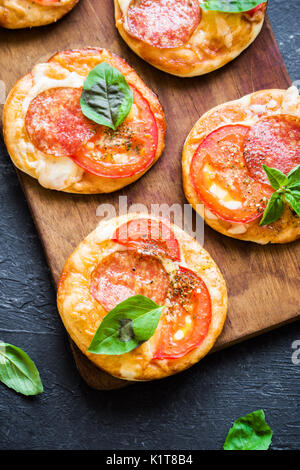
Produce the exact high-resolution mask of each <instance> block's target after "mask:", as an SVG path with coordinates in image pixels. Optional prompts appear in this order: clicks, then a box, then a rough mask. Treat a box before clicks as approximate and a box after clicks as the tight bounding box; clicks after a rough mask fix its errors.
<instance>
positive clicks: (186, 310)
mask: <svg viewBox="0 0 300 470" xmlns="http://www.w3.org/2000/svg"><path fill="white" fill-rule="evenodd" d="M169 299H170V302H171V307H170V309H169V311H168V312H166V314H165V315H164V316H163V317H162V319H161V321H162V326H161V329H160V337H159V341H158V347H157V350H156V352H155V354H154V356H153V359H154V360H155V359H177V358H179V357H183V356H185V355H186V354H188V353H189V352H190V351H192V350H193V349H195V348H197V347H198V346H199V345H200V344H201V343H202V342H203V340H204V339H205V337H206V336H207V333H208V330H209V326H210V323H211V317H212V314H211V298H210V295H209V292H208V289H207V287H206V285H205V283H204V281H203V280H202V279H201V278H200V277H199V276H197V275H196V274H195V273H194V272H193V271H190V270H189V269H186V268H182V267H180V268H179V270H178V272H177V274H176V276H175V279H174V282H173V285H172V289H171V290H170V294H169Z"/></svg>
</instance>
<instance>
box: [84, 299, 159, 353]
mask: <svg viewBox="0 0 300 470" xmlns="http://www.w3.org/2000/svg"><path fill="white" fill-rule="evenodd" d="M163 308H164V307H161V306H159V305H157V304H156V303H155V302H153V300H151V299H149V298H148V297H144V296H143V295H134V296H133V297H129V299H127V300H124V302H121V303H120V304H118V305H117V306H116V307H115V308H113V309H112V310H111V311H110V312H109V313H108V314H107V315H106V316H105V317H104V319H103V320H102V322H101V324H100V326H99V328H98V330H97V331H96V334H95V336H94V338H93V340H92V342H91V344H90V346H89V349H88V350H89V352H91V353H93V354H107V355H112V354H113V355H119V354H125V353H127V352H129V351H132V349H134V348H136V347H137V346H139V345H140V344H141V343H142V342H144V341H147V340H148V339H150V338H151V336H153V335H154V333H155V330H156V328H157V325H158V322H159V319H160V316H161V312H162V310H163Z"/></svg>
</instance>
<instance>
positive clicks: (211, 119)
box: [182, 87, 300, 245]
mask: <svg viewBox="0 0 300 470" xmlns="http://www.w3.org/2000/svg"><path fill="white" fill-rule="evenodd" d="M276 114H291V115H295V116H298V117H299V116H300V97H299V95H298V91H297V88H296V87H291V88H289V89H288V90H262V91H257V92H255V93H251V94H249V95H246V96H244V97H243V98H241V99H239V100H235V101H230V102H228V103H224V104H221V105H219V106H216V107H215V108H213V109H211V110H210V111H208V112H207V113H205V114H204V115H203V116H202V117H201V118H200V119H199V121H197V123H196V124H195V126H194V127H193V129H192V130H191V132H190V134H189V135H188V137H187V139H186V141H185V145H184V149H183V155H182V172H183V187H184V192H185V196H186V198H187V200H188V201H189V203H190V204H191V205H192V206H193V208H194V209H195V210H196V211H197V205H198V212H201V215H203V210H201V209H200V208H199V205H200V207H202V205H203V203H202V201H201V199H200V198H199V196H198V194H197V193H196V191H195V189H194V187H193V185H192V181H191V174H190V166H191V161H192V158H193V155H194V153H195V152H196V150H197V148H198V146H199V145H200V143H201V142H202V141H203V140H204V138H205V137H206V136H207V135H208V134H210V133H211V132H212V131H213V130H215V129H217V128H218V127H221V126H224V125H227V124H237V123H240V124H250V125H251V124H253V123H254V122H257V121H258V120H259V119H260V118H262V117H263V116H270V115H276ZM204 219H205V222H206V223H207V224H208V225H209V226H210V227H212V228H213V229H214V230H216V231H218V232H220V233H222V234H223V235H227V236H228V237H232V238H237V239H239V240H246V241H252V242H256V243H259V244H262V245H265V244H267V243H288V242H292V241H294V240H296V239H298V238H300V218H299V217H298V216H297V215H295V213H294V212H293V211H292V210H291V208H290V206H288V205H286V207H285V210H284V213H283V215H282V217H281V218H280V219H279V220H278V221H276V222H274V223H273V224H270V225H267V226H264V227H261V226H260V225H259V219H258V220H255V221H253V222H250V223H248V224H237V223H231V222H227V221H225V220H222V219H219V218H218V217H216V216H215V215H214V214H212V213H211V212H210V211H209V210H208V209H207V208H205V209H204Z"/></svg>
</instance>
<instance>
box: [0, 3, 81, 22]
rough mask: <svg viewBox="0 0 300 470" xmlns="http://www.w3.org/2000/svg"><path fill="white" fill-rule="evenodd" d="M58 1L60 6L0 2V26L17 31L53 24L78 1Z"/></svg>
mask: <svg viewBox="0 0 300 470" xmlns="http://www.w3.org/2000/svg"><path fill="white" fill-rule="evenodd" d="M58 1H60V2H61V5H59V4H57V5H40V4H38V3H34V2H32V1H31V0H0V26H2V27H4V28H8V29H19V28H29V27H30V28H31V27H33V26H43V25H46V24H50V23H54V22H55V21H57V20H59V19H60V18H61V17H62V16H64V15H65V14H66V13H68V12H69V11H70V10H72V8H74V7H75V5H76V4H77V3H78V2H79V0H58Z"/></svg>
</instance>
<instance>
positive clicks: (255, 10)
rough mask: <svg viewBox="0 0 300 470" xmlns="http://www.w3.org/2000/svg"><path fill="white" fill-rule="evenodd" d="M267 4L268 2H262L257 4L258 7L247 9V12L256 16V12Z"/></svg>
mask: <svg viewBox="0 0 300 470" xmlns="http://www.w3.org/2000/svg"><path fill="white" fill-rule="evenodd" d="M265 5H266V2H263V3H260V4H259V5H257V6H256V7H254V8H252V10H248V11H245V13H247V15H249V16H254V14H255V13H256V12H257V11H259V10H262V9H263V8H264V6H265Z"/></svg>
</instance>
